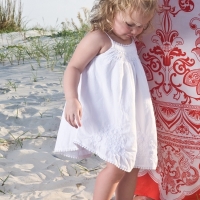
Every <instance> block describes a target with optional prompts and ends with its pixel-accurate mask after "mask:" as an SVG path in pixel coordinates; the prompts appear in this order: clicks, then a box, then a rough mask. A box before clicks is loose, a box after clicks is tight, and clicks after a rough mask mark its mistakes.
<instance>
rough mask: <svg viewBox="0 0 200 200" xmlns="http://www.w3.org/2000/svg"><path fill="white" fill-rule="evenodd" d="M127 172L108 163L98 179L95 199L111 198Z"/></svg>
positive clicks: (104, 199) (105, 199) (107, 199)
mask: <svg viewBox="0 0 200 200" xmlns="http://www.w3.org/2000/svg"><path fill="white" fill-rule="evenodd" d="M124 174H125V172H124V171H123V170H121V169H119V168H117V167H116V166H115V165H113V164H110V163H107V165H106V167H105V168H104V169H103V170H102V171H101V172H100V173H99V175H98V176H97V179H96V183H95V188H94V196H93V200H110V199H111V197H112V195H113V193H114V191H115V189H116V187H117V185H118V183H119V181H120V180H121V179H122V177H123V176H124Z"/></svg>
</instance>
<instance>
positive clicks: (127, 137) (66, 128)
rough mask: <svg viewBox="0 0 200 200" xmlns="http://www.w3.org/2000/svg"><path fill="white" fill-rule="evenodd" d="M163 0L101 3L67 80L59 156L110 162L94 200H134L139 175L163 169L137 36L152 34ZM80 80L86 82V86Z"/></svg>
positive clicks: (66, 76) (98, 179)
mask: <svg viewBox="0 0 200 200" xmlns="http://www.w3.org/2000/svg"><path fill="white" fill-rule="evenodd" d="M156 8H157V0H99V1H98V2H96V4H95V5H94V7H93V9H92V15H91V26H92V30H91V31H90V32H89V33H88V34H87V35H86V36H85V37H84V38H83V39H82V41H81V42H80V43H79V45H78V46H77V48H76V50H75V52H74V54H73V56H72V58H71V60H70V62H69V64H68V66H67V69H66V71H65V74H64V93H65V98H66V105H65V108H64V112H63V116H62V120H61V124H60V128H59V131H58V137H57V141H56V146H55V152H57V153H60V154H63V155H65V156H68V157H72V158H85V157H87V156H89V155H91V154H94V153H95V154H96V155H98V156H99V157H100V158H102V159H103V160H105V161H106V162H107V165H106V167H105V168H104V169H103V170H102V171H101V172H100V174H99V175H98V177H97V180H96V183H95V189H94V194H93V200H109V199H110V198H111V197H112V195H113V193H114V192H115V199H116V200H132V199H133V195H134V189H135V184H136V179H137V173H138V170H139V169H155V168H156V166H157V137H156V126H155V119H154V113H153V106H152V101H151V97H150V93H149V88H148V84H147V80H146V76H145V73H144V70H143V67H142V65H141V62H140V60H139V58H138V55H137V50H136V47H135V43H134V38H135V37H137V36H139V35H140V34H142V33H143V32H144V30H146V29H147V28H148V26H149V23H150V21H151V19H152V17H153V15H154V12H155V10H156ZM79 81H80V83H79Z"/></svg>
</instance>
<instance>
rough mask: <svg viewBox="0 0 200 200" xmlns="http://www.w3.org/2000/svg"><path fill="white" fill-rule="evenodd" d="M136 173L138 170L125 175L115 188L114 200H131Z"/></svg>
mask: <svg viewBox="0 0 200 200" xmlns="http://www.w3.org/2000/svg"><path fill="white" fill-rule="evenodd" d="M138 171H139V169H136V168H135V169H133V170H132V171H131V172H126V173H125V175H124V176H123V178H122V179H121V181H120V182H119V184H118V186H117V189H116V192H115V198H116V200H133V196H134V190H135V186H136V181H137V175H138Z"/></svg>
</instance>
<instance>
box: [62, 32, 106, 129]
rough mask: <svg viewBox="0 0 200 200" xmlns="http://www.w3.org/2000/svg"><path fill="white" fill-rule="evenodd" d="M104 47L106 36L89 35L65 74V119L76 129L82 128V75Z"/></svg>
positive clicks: (80, 45)
mask: <svg viewBox="0 0 200 200" xmlns="http://www.w3.org/2000/svg"><path fill="white" fill-rule="evenodd" d="M103 47H104V34H103V33H102V32H101V31H93V32H90V33H88V34H87V35H86V36H85V37H84V38H83V39H82V40H81V42H80V43H79V44H78V46H77V48H76V50H75V52H74V54H73V56H72V58H71V60H70V62H69V64H68V66H67V69H66V70H65V73H64V93H65V99H66V107H65V119H66V120H67V122H69V124H70V125H71V126H73V127H75V128H78V126H81V116H82V109H81V105H80V102H79V100H78V92H77V88H78V84H79V80H80V75H81V73H82V72H83V70H84V69H85V67H86V66H87V64H88V63H89V62H90V61H91V60H92V59H93V58H94V57H95V56H96V55H98V54H99V53H100V52H101V49H102V48H103Z"/></svg>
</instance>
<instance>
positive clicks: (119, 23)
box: [112, 11, 153, 41]
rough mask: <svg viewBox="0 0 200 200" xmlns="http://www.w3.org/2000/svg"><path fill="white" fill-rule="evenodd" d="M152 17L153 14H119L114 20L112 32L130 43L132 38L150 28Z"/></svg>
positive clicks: (134, 12) (135, 12)
mask: <svg viewBox="0 0 200 200" xmlns="http://www.w3.org/2000/svg"><path fill="white" fill-rule="evenodd" d="M152 16H153V15H152V14H150V15H148V16H144V15H142V13H141V12H138V11H133V12H131V13H130V12H128V11H127V12H118V13H116V15H115V18H114V20H113V24H112V28H113V29H112V32H113V33H114V35H116V36H117V37H118V38H119V39H122V40H123V41H130V38H131V39H132V38H134V37H136V36H137V35H139V34H140V33H142V32H143V30H145V29H146V28H147V27H148V25H149V21H150V20H151V18H152Z"/></svg>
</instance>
